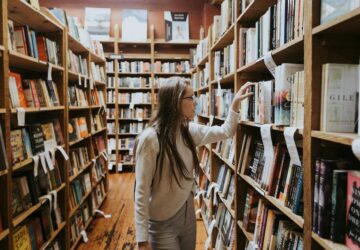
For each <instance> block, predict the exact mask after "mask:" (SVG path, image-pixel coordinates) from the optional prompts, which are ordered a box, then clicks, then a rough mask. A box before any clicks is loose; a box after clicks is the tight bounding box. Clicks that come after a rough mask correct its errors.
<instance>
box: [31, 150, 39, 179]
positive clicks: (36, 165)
mask: <svg viewBox="0 0 360 250" xmlns="http://www.w3.org/2000/svg"><path fill="white" fill-rule="evenodd" d="M32 159H33V161H34V177H37V176H38V175H39V156H38V155H34V156H33V157H32Z"/></svg>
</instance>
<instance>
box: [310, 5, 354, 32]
mask: <svg viewBox="0 0 360 250" xmlns="http://www.w3.org/2000/svg"><path fill="white" fill-rule="evenodd" d="M355 27H360V8H356V9H354V10H353V11H351V12H349V13H346V14H345V15H342V16H339V17H337V18H335V19H333V20H330V21H329V22H327V23H324V24H321V25H319V26H317V27H315V28H313V30H312V34H313V35H320V34H321V35H323V34H335V35H359V34H360V29H358V28H355Z"/></svg>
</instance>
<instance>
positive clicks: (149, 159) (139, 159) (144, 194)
mask: <svg viewBox="0 0 360 250" xmlns="http://www.w3.org/2000/svg"><path fill="white" fill-rule="evenodd" d="M143 137H145V138H143V140H141V139H140V140H139V144H138V149H137V150H136V166H135V176H136V186H135V227H136V241H137V242H144V241H148V224H149V198H150V194H151V184H152V180H153V176H154V174H155V169H156V157H157V155H158V151H159V144H158V140H157V137H156V134H155V137H154V136H143Z"/></svg>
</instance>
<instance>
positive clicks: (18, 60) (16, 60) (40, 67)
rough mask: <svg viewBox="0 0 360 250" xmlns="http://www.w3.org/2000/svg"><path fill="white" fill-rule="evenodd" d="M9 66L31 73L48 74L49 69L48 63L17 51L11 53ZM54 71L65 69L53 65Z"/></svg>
mask: <svg viewBox="0 0 360 250" xmlns="http://www.w3.org/2000/svg"><path fill="white" fill-rule="evenodd" d="M15 2H17V1H15ZM9 65H10V67H14V68H20V69H24V70H29V69H31V71H37V72H47V70H48V68H49V63H48V62H43V61H39V60H38V59H36V58H34V57H31V56H27V55H24V54H21V53H19V52H16V51H9ZM52 70H53V72H56V71H64V68H63V67H61V66H58V65H54V64H52Z"/></svg>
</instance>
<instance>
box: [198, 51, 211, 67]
mask: <svg viewBox="0 0 360 250" xmlns="http://www.w3.org/2000/svg"><path fill="white" fill-rule="evenodd" d="M208 60H209V54H207V55H206V56H205V57H204V58H203V59H201V60H200V61H199V62H198V63H197V64H196V67H202V66H205V64H206V63H207V62H208Z"/></svg>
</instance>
